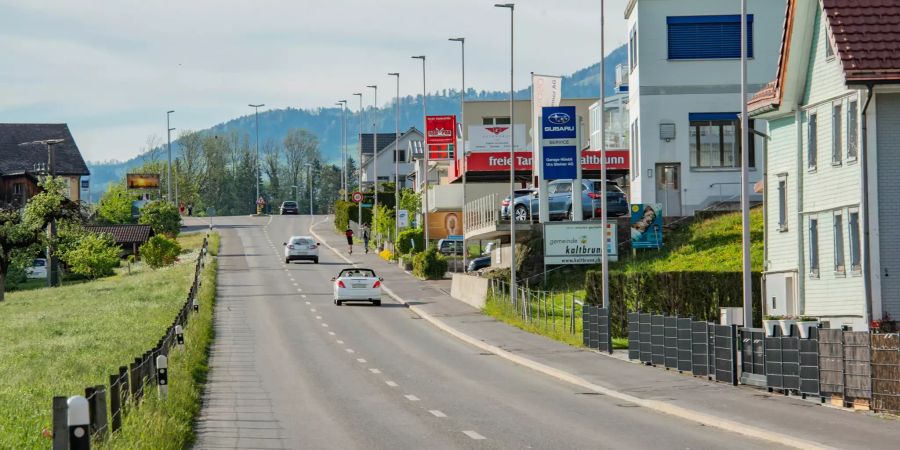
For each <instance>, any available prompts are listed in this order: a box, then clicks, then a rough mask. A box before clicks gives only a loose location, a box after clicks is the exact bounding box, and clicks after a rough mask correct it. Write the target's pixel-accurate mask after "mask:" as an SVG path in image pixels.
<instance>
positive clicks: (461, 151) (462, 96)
mask: <svg viewBox="0 0 900 450" xmlns="http://www.w3.org/2000/svg"><path fill="white" fill-rule="evenodd" d="M450 41H453V42H459V44H460V49H461V50H462V59H461V62H462V68H461V70H462V73H461V75H462V89H461V90H460V91H459V123H460V125H459V126H458V127H457V128H459V133H460V134H459V138H458V139H457V140H458V141H459V142H461V143H462V144H461V145H458V146H457V149H456V152H457V153H456V158H457V159H459V156H460V155H462V164H463V167H462V191H463V202H462V214H463V219H462V221H463V272H466V270H467V269H468V267H469V266H468V264H467V261H468V259H469V246H468V245H467V244H466V230H465V224H466V172H467V171H468V170H469V167H468V161H467V160H466V139H465V135H464V134H463V130H464V129H465V128H466V113H465V101H466V38H464V37H458V38H450Z"/></svg>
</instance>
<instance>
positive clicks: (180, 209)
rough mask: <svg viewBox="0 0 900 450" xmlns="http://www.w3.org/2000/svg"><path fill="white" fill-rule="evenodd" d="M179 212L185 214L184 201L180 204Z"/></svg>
mask: <svg viewBox="0 0 900 450" xmlns="http://www.w3.org/2000/svg"><path fill="white" fill-rule="evenodd" d="M178 213H179V214H181V215H182V216H183V215H184V203H179V204H178Z"/></svg>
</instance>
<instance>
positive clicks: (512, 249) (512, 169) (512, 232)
mask: <svg viewBox="0 0 900 450" xmlns="http://www.w3.org/2000/svg"><path fill="white" fill-rule="evenodd" d="M494 7H497V8H508V9H509V126H510V128H512V129H511V130H510V131H511V132H510V133H509V199H510V208H511V207H512V205H513V203H515V198H516V151H515V148H516V145H515V144H516V137H515V136H516V133H515V131H516V130H515V127H516V121H515V120H513V92H514V91H513V89H514V81H513V75H514V72H513V68H514V67H515V58H514V52H513V49H514V43H515V34H514V30H515V11H516V5H515V4H514V3H497V4H495V5H494ZM601 90H602V86H601ZM509 212H510V214H509V223H510V226H509V240H510V246H509V253H510V258H509V260H510V268H509V284H510V286H512V288H511V289H510V290H509V291H510V301H512V302H513V304H515V303H516V216H515V214H514V213H513V211H512V210H510V211H509ZM605 232H606V230H604V233H605Z"/></svg>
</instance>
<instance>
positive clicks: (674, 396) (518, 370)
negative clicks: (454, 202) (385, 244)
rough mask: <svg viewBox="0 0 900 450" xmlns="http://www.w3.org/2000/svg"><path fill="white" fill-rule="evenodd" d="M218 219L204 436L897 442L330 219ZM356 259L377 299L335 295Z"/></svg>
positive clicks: (888, 426)
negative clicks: (629, 352)
mask: <svg viewBox="0 0 900 450" xmlns="http://www.w3.org/2000/svg"><path fill="white" fill-rule="evenodd" d="M195 222H196V223H195ZM314 223H315V224H316V225H315V226H314V227H313V224H314ZM187 225H188V226H189V227H196V228H202V227H205V226H206V225H207V222H206V221H203V220H197V219H189V220H188V221H187ZM214 226H215V227H216V229H217V230H218V232H219V233H220V234H221V235H222V249H221V250H220V254H219V291H218V300H217V304H216V312H215V330H216V340H215V342H214V344H213V349H212V354H211V360H210V368H211V371H210V380H209V383H208V385H207V388H206V392H205V394H204V396H203V408H202V411H201V415H200V418H199V420H198V422H197V434H198V440H197V443H196V448H392V449H393V448H420V447H428V448H679V447H680V448H725V447H727V448H763V447H765V448H772V447H776V448H777V447H779V446H792V447H800V448H827V447H833V448H872V447H873V445H874V446H883V445H887V443H889V442H894V443H896V442H898V440H900V422H898V421H896V420H890V419H885V418H881V417H879V416H875V415H873V414H867V413H857V412H848V411H845V410H840V409H835V408H829V407H822V406H819V405H817V404H815V403H812V402H808V401H803V400H800V399H796V398H783V397H782V396H779V395H771V394H768V393H766V392H764V391H760V390H756V389H750V388H735V387H732V386H728V385H723V384H717V383H713V382H709V381H706V380H705V379H698V378H693V377H690V376H686V375H678V374H675V373H672V372H666V371H664V370H661V369H654V368H649V367H643V366H640V365H637V364H634V363H630V362H625V361H621V360H618V359H615V358H609V357H605V356H602V355H599V354H597V353H594V352H591V351H586V350H582V349H577V348H573V347H570V346H567V345H565V344H561V343H558V342H555V341H551V340H548V339H546V338H543V337H541V336H537V335H532V334H529V333H526V332H524V331H521V330H519V329H517V328H514V327H511V326H508V325H506V324H503V323H500V322H498V321H496V320H494V319H492V318H490V317H487V316H484V315H482V314H481V313H480V312H479V311H478V310H476V309H474V308H472V307H470V306H468V305H466V304H464V303H462V302H459V301H456V300H454V299H452V298H451V297H450V296H449V292H448V290H449V286H448V285H447V283H446V282H437V283H434V282H423V281H421V280H417V279H415V278H413V277H412V276H410V275H409V274H408V273H406V272H404V271H402V270H401V269H399V267H397V266H396V265H395V264H389V263H387V262H385V261H383V260H381V259H380V258H379V257H378V256H377V255H376V254H369V255H365V254H362V252H361V251H359V250H360V249H359V247H357V251H355V252H354V253H353V255H352V257H351V256H350V255H346V254H339V252H341V251H345V248H346V241H343V244H342V243H341V241H342V239H343V236H340V235H338V234H336V233H335V232H334V231H333V226H332V225H331V222H330V221H329V220H327V218H325V217H315V218H310V217H309V216H289V217H282V216H271V217H229V218H216V219H214ZM311 228H312V231H314V232H315V233H316V235H318V236H320V238H319V239H320V240H322V241H324V242H323V244H326V245H323V246H322V247H321V248H320V255H319V256H320V264H318V265H315V264H309V263H294V264H290V265H285V264H284V261H283V256H282V247H281V242H282V241H284V240H286V238H287V237H289V236H290V235H296V234H308V233H310V229H311ZM329 246H331V247H333V248H334V249H336V250H337V252H335V251H332V250H331V249H330V248H329ZM350 263H354V264H358V265H366V266H369V267H371V268H372V269H374V270H375V271H376V272H377V273H378V274H379V275H381V276H383V277H384V278H385V286H386V287H387V289H386V291H389V292H390V295H386V296H385V299H384V300H385V301H384V303H383V306H382V307H380V308H379V307H370V306H362V305H358V306H352V305H346V306H341V307H337V306H334V305H333V304H332V296H331V283H330V278H331V277H332V276H334V275H335V274H337V272H338V271H339V270H340V269H341V268H344V267H347V266H349V265H350ZM390 298H393V299H395V300H399V301H400V302H397V303H394V302H390V301H388V300H389V299H390ZM401 302H402V303H401ZM404 303H405V304H404Z"/></svg>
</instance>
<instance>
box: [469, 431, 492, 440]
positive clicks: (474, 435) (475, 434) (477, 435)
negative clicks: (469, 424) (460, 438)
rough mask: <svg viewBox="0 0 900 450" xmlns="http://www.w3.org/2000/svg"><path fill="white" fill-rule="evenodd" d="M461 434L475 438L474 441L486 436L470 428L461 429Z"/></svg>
mask: <svg viewBox="0 0 900 450" xmlns="http://www.w3.org/2000/svg"><path fill="white" fill-rule="evenodd" d="M463 434H465V435H466V436H468V437H470V438H472V439H475V440H476V441H480V440H482V439H487V438H486V437H484V436H482V435H480V434H478V433H476V432H474V431H472V430H463Z"/></svg>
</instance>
